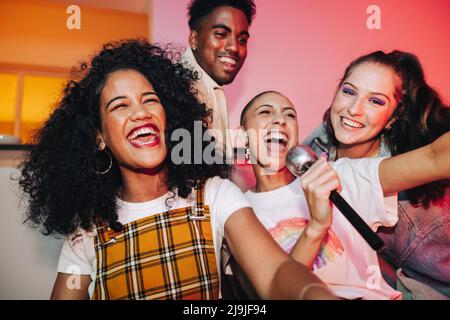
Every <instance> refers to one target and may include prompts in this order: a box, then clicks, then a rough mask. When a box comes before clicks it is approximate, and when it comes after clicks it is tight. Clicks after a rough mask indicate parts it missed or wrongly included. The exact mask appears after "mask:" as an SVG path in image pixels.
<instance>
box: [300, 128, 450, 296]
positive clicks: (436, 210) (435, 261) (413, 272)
mask: <svg viewBox="0 0 450 320" xmlns="http://www.w3.org/2000/svg"><path fill="white" fill-rule="evenodd" d="M328 141H329V137H328V135H327V132H326V129H325V126H324V124H322V125H320V126H319V127H318V128H317V129H316V130H314V132H313V133H312V134H311V135H310V136H309V137H308V138H307V139H306V140H305V141H304V142H303V144H306V145H309V146H310V147H311V148H312V149H313V150H314V151H316V152H317V153H320V152H323V151H325V152H327V153H329V158H330V160H335V159H336V148H333V147H332V148H329V147H327V144H328ZM379 156H383V157H386V156H390V152H389V150H388V149H387V147H386V145H385V143H383V141H382V143H381V147H380V152H379ZM398 199H399V203H398V205H399V208H398V209H399V211H398V215H399V216H398V222H397V225H396V226H394V227H380V228H379V229H378V231H377V232H378V235H379V236H380V237H381V238H382V239H383V241H384V242H385V246H384V247H383V249H382V250H381V251H380V252H379V254H378V256H379V259H380V260H383V261H380V265H381V269H382V270H381V271H382V274H383V276H384V277H385V279H386V281H387V282H388V283H389V284H390V285H391V286H393V287H394V288H395V289H397V290H400V291H402V292H403V297H404V299H405V298H406V299H430V298H432V299H440V298H446V299H448V298H450V189H447V190H446V194H445V197H444V198H443V199H441V200H440V201H439V202H438V203H433V204H432V205H430V207H429V208H428V209H425V208H423V207H421V206H413V205H411V204H410V203H409V201H408V200H407V198H406V194H405V193H403V192H401V193H399V197H398Z"/></svg>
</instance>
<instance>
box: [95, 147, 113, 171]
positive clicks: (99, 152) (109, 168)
mask: <svg viewBox="0 0 450 320" xmlns="http://www.w3.org/2000/svg"><path fill="white" fill-rule="evenodd" d="M102 151H104V153H102ZM98 154H107V155H108V157H109V165H108V168H107V169H106V170H96V169H94V171H95V173H96V174H97V175H99V176H101V175H104V174H106V173H108V172H109V170H111V168H112V163H113V159H112V155H111V153H109V152H108V150H106V149H104V150H98Z"/></svg>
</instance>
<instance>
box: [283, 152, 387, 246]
mask: <svg viewBox="0 0 450 320" xmlns="http://www.w3.org/2000/svg"><path fill="white" fill-rule="evenodd" d="M316 161H317V155H316V153H315V152H314V151H313V150H312V149H311V148H309V147H307V146H304V145H297V146H295V147H292V148H291V149H290V150H289V151H288V153H287V156H286V164H287V167H288V169H289V171H291V172H292V174H293V175H294V176H297V177H300V176H301V175H302V174H303V173H305V172H306V171H307V170H308V169H309V168H310V167H311V166H312V165H313V164H314V162H316ZM330 200H331V202H333V204H334V205H335V206H336V208H338V209H339V211H341V212H342V214H343V215H344V217H346V218H347V220H348V221H349V222H350V223H351V224H352V225H353V227H354V228H355V229H356V231H358V232H359V234H360V235H361V236H362V237H363V238H364V240H366V242H367V243H368V244H369V245H370V247H371V248H372V249H373V250H375V251H378V250H380V249H381V248H382V247H383V245H384V242H383V240H381V238H380V237H379V236H378V235H377V234H376V233H375V232H373V230H372V229H371V228H370V227H369V226H368V225H367V223H366V222H365V221H364V220H363V219H362V218H361V217H360V216H359V214H358V213H356V211H355V210H354V209H353V208H352V207H351V206H350V205H349V204H348V203H347V201H345V199H344V198H342V196H341V195H340V194H339V193H338V192H337V191H336V190H333V191H331V194H330Z"/></svg>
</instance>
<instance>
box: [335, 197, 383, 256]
mask: <svg viewBox="0 0 450 320" xmlns="http://www.w3.org/2000/svg"><path fill="white" fill-rule="evenodd" d="M330 200H331V201H332V202H333V203H334V205H335V206H336V208H338V209H339V211H341V212H342V214H343V215H344V216H345V217H346V218H347V220H348V221H349V222H350V223H351V224H352V225H353V227H355V229H356V230H357V231H358V232H359V234H360V235H361V236H362V237H363V238H364V240H366V241H367V243H368V244H369V245H370V246H371V247H372V249H373V250H375V251H378V250H380V249H381V248H382V247H383V245H384V242H383V240H381V238H380V237H379V236H378V235H377V234H376V233H375V232H374V231H373V230H372V229H370V227H369V226H368V225H367V223H366V222H365V221H364V220H363V219H362V218H361V217H360V216H359V214H357V213H356V211H355V210H353V208H352V207H351V206H350V205H349V204H348V203H347V201H345V199H344V198H342V196H341V195H340V194H339V193H338V192H337V191H336V190H334V191H332V192H331V194H330Z"/></svg>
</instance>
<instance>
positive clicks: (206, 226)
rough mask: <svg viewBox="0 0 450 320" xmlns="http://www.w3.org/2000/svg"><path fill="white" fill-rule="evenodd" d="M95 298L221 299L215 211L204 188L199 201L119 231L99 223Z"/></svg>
mask: <svg viewBox="0 0 450 320" xmlns="http://www.w3.org/2000/svg"><path fill="white" fill-rule="evenodd" d="M94 243H95V251H96V258H97V274H96V278H95V288H94V294H93V296H92V299H95V300H104V299H176V300H179V299H188V300H198V299H201V300H210V299H218V296H219V279H218V273H217V267H216V257H215V252H214V243H213V235H212V228H211V215H210V212H209V207H208V206H206V205H204V190H203V188H199V189H195V204H194V206H192V207H186V208H179V209H175V210H170V211H167V212H162V213H159V214H156V215H152V216H150V217H146V218H143V219H140V220H137V221H134V222H131V223H128V224H126V225H124V226H123V229H122V231H121V232H115V231H113V230H111V229H110V228H109V227H107V226H106V224H104V223H100V224H97V236H95V239H94Z"/></svg>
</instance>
